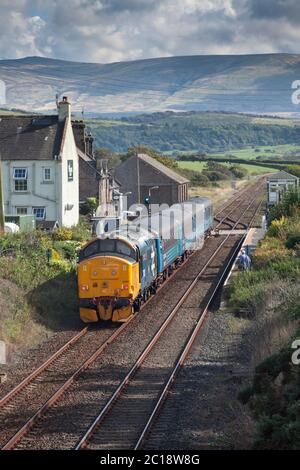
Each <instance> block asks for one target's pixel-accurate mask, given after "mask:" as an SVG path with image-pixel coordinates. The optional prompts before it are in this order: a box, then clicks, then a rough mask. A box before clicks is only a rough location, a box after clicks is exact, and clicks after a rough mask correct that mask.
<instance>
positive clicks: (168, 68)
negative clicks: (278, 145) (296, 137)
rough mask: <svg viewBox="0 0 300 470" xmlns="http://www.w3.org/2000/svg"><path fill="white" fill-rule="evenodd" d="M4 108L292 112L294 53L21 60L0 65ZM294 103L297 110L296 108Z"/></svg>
mask: <svg viewBox="0 0 300 470" xmlns="http://www.w3.org/2000/svg"><path fill="white" fill-rule="evenodd" d="M0 79H1V80H3V81H4V82H5V83H6V88H7V105H8V106H10V107H14V108H22V109H26V110H34V111H49V110H50V109H53V108H54V107H55V103H54V101H55V94H56V93H57V92H58V93H59V94H60V95H61V94H63V93H64V94H68V95H69V96H70V99H71V101H72V103H73V104H74V109H76V110H77V111H79V112H80V111H81V108H82V107H84V108H85V111H86V112H91V113H130V112H135V113H141V112H153V111H165V110H177V111H178V110H216V111H218V110H223V111H233V112H255V113H269V112H272V113H275V112H298V109H299V108H298V107H297V106H296V105H293V104H292V102H291V94H292V90H291V84H292V82H293V81H294V80H297V79H299V80H300V55H299V54H261V55H219V56H216V55H214V56H212V55H206V56H184V57H169V58H157V59H147V60H137V61H132V62H119V63H112V64H93V63H79V62H68V61H63V60H54V59H46V58H40V57H27V58H24V59H18V60H1V61H0ZM299 106H300V105H299Z"/></svg>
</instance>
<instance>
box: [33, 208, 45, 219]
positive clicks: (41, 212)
mask: <svg viewBox="0 0 300 470" xmlns="http://www.w3.org/2000/svg"><path fill="white" fill-rule="evenodd" d="M32 213H33V214H34V215H35V217H36V219H37V220H43V219H45V216H46V209H45V207H33V208H32Z"/></svg>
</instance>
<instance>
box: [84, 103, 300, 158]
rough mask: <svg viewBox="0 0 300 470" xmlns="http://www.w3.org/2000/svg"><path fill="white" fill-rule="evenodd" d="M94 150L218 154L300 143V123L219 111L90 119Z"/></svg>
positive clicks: (298, 121)
mask: <svg viewBox="0 0 300 470" xmlns="http://www.w3.org/2000/svg"><path fill="white" fill-rule="evenodd" d="M87 124H88V126H89V128H90V129H91V131H92V134H93V136H94V138H95V147H106V148H109V149H111V150H114V151H121V152H124V151H126V150H127V148H128V147H131V146H136V145H145V146H148V147H152V148H154V149H156V150H158V151H172V152H176V151H177V152H182V151H184V152H186V151H190V150H196V151H205V152H218V151H221V152H223V151H227V150H230V149H236V148H243V147H245V146H248V145H255V146H259V145H279V144H299V143H300V120H296V119H281V118H274V117H273V118H272V117H263V116H255V115H246V114H229V113H217V112H201V111H200V112H199V111H198V112H196V111H189V112H184V113H183V112H177V113H174V112H170V111H168V112H164V113H153V114H144V115H138V116H133V117H127V118H125V117H123V118H122V119H119V120H112V119H110V120H108V119H106V120H104V119H102V120H100V119H90V120H87Z"/></svg>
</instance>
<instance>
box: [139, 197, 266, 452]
mask: <svg viewBox="0 0 300 470" xmlns="http://www.w3.org/2000/svg"><path fill="white" fill-rule="evenodd" d="M254 199H255V198H254ZM261 205H262V201H261V202H260V204H259V205H258V206H257V207H256V209H255V212H254V214H253V216H252V217H251V220H250V223H249V228H250V227H251V225H252V222H253V220H254V219H255V217H256V214H257V212H258V211H259V209H260V208H261ZM247 210H248V209H246V211H247ZM246 236H247V234H245V235H244V236H243V237H242V239H241V240H240V242H239V243H238V245H237V247H236V248H235V250H234V252H233V254H232V256H231V257H230V260H229V262H228V263H227V265H226V268H225V269H224V271H223V272H222V275H221V277H220V279H219V281H218V283H217V285H216V287H215V288H214V291H213V293H212V295H211V296H210V298H209V300H208V302H207V304H206V306H205V309H204V310H203V312H202V314H201V315H200V318H199V320H198V322H197V325H196V327H195V328H194V330H193V331H192V333H191V335H190V337H189V339H188V340H187V342H186V345H185V347H184V349H183V351H182V353H181V355H180V357H179V359H178V360H177V362H176V364H175V367H174V368H173V370H172V372H171V374H170V376H169V379H168V381H167V383H166V385H165V387H164V388H163V390H162V392H161V394H160V396H159V398H158V400H157V401H156V404H155V407H154V409H153V411H152V413H151V415H150V417H149V419H148V421H147V423H146V425H145V427H144V429H143V431H142V432H141V434H140V437H139V439H138V441H137V442H136V444H135V446H134V450H138V449H141V448H142V446H143V443H144V442H145V440H146V438H147V436H148V434H149V433H150V430H151V428H152V426H153V424H154V422H155V421H156V419H157V417H158V414H159V411H160V410H161V408H162V405H163V403H164V402H165V400H166V398H167V395H168V393H169V391H170V388H171V387H172V385H173V383H174V382H175V379H176V376H177V375H178V373H179V371H180V369H181V367H182V366H183V364H184V362H185V360H186V358H187V356H188V354H189V353H190V351H191V349H192V347H193V344H194V342H195V339H196V337H197V335H198V333H199V331H200V329H201V327H202V325H203V322H204V320H205V318H206V315H207V311H208V309H209V307H210V305H211V304H212V302H213V300H214V297H215V295H216V293H217V292H218V290H219V287H220V285H221V283H222V281H223V279H224V277H225V275H226V273H227V271H228V268H229V267H230V265H231V263H232V262H233V261H234V259H235V257H236V256H237V254H238V253H239V250H240V248H241V246H242V244H243V242H244V240H245V239H246Z"/></svg>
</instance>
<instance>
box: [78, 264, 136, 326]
mask: <svg viewBox="0 0 300 470" xmlns="http://www.w3.org/2000/svg"><path fill="white" fill-rule="evenodd" d="M78 288H79V298H80V316H81V319H82V320H83V321H85V322H90V321H98V320H99V319H103V320H110V319H112V320H114V321H122V320H123V318H125V319H126V318H128V316H130V315H131V314H132V299H134V298H135V297H136V296H137V294H138V292H139V272H138V263H137V262H135V261H134V260H132V261H130V260H126V259H123V258H119V257H116V256H96V257H94V258H89V259H86V260H83V261H82V262H81V263H80V264H79V266H78Z"/></svg>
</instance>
